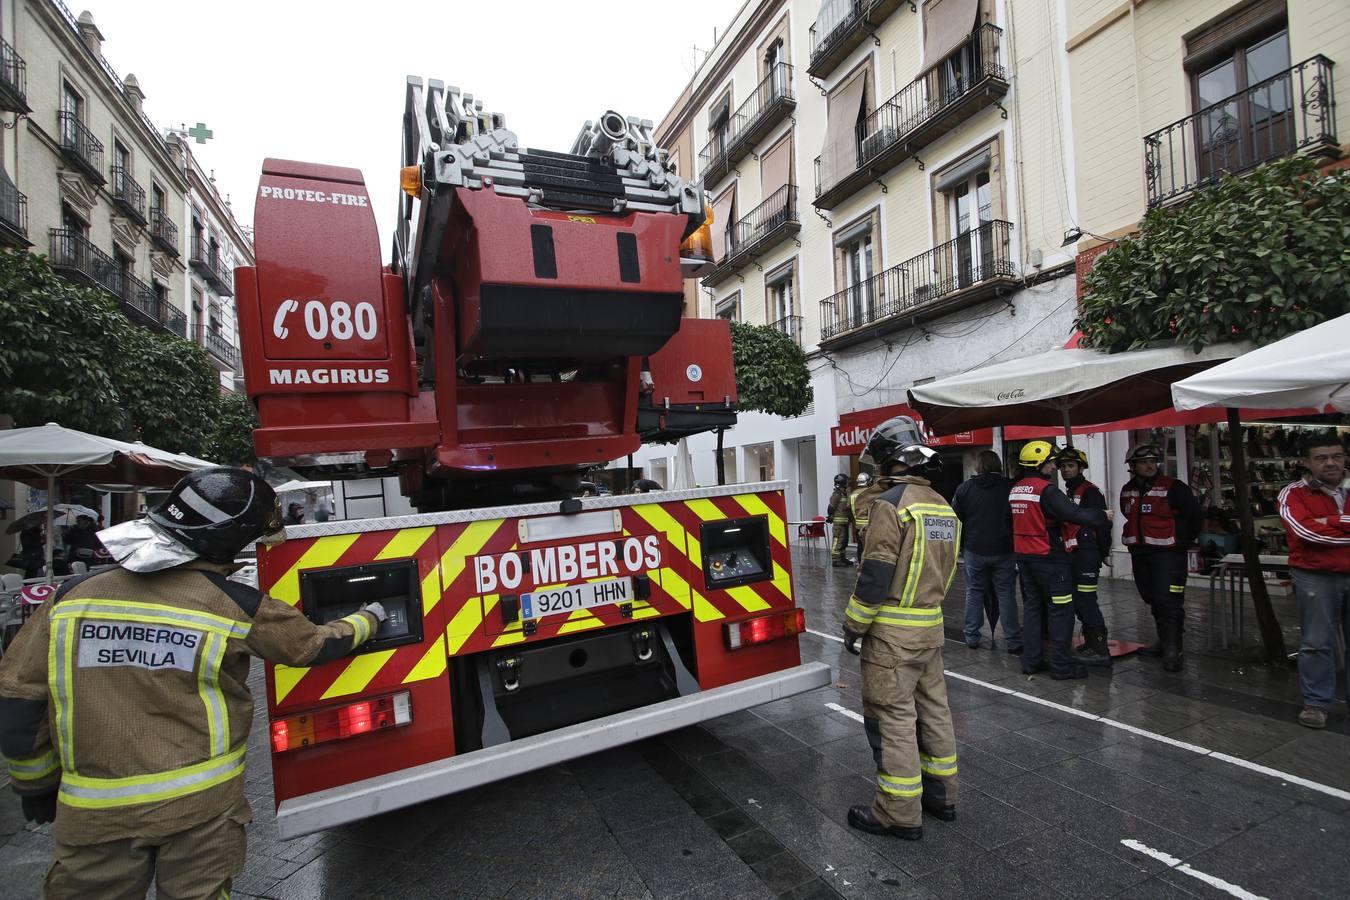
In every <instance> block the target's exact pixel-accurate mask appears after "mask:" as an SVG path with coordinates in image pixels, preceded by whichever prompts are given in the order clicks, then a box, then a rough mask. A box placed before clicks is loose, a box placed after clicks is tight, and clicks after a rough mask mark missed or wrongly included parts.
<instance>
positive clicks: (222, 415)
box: [206, 394, 258, 466]
mask: <svg viewBox="0 0 1350 900" xmlns="http://www.w3.org/2000/svg"><path fill="white" fill-rule="evenodd" d="M257 427H258V411H257V409H255V408H254V406H253V403H252V401H250V400H249V399H248V397H246V396H245V395H243V394H224V395H222V396H221V398H220V407H219V410H218V412H217V413H216V423H215V433H214V434H213V435H212V437H211V444H210V447H209V448H208V449H207V451H206V453H207V455H206V458H207V459H209V460H212V461H213V462H218V463H220V464H221V465H223V466H242V465H245V464H249V465H251V464H253V463H256V462H257V457H256V456H254V453H253V429H255V428H257Z"/></svg>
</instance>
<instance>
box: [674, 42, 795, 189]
mask: <svg viewBox="0 0 1350 900" xmlns="http://www.w3.org/2000/svg"><path fill="white" fill-rule="evenodd" d="M796 106H797V98H796V96H795V95H794V94H793V93H792V66H790V65H788V64H787V63H782V62H780V63H774V65H773V68H772V69H771V70H770V71H769V74H768V75H766V76H764V80H763V81H761V82H760V83H759V84H758V85H756V86H755V89H754V90H753V91H751V92H750V96H749V97H747V98H745V102H743V103H742V104H741V105H740V106H738V107H737V108H736V111H735V112H734V113H732V114H731V115H730V116H729V117H728V120H727V125H726V128H724V129H722V130H721V131H719V132H718V133H717V134H715V135H713V139H712V140H710V141H708V143H707V144H705V145H704V146H703V149H702V150H700V151H699V154H698V168H699V177H700V178H702V179H703V184H704V186H705V187H711V186H712V185H714V184H716V183H717V182H718V181H720V180H721V179H722V178H723V177H725V176H726V174H727V173H728V172H730V171H731V167H732V166H734V165H735V164H736V163H738V162H739V161H740V160H741V159H743V158H744V157H745V156H746V155H747V154H749V153H750V152H751V151H752V150H754V148H755V145H756V144H758V143H759V142H760V141H761V140H763V139H764V138H765V137H767V136H768V134H769V131H770V130H771V129H772V128H773V127H774V126H775V125H777V124H778V123H779V122H781V121H783V117H784V116H786V115H787V114H788V113H790V112H791V111H792V110H793V109H794V108H796Z"/></svg>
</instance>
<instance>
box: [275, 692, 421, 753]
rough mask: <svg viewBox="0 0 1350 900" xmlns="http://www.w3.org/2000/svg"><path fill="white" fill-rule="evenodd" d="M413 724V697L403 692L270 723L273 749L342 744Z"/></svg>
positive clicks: (279, 750) (285, 749)
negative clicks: (354, 738)
mask: <svg viewBox="0 0 1350 900" xmlns="http://www.w3.org/2000/svg"><path fill="white" fill-rule="evenodd" d="M411 722H412V696H411V695H410V694H409V693H408V692H407V691H404V692H402V693H399V694H394V695H392V696H389V697H378V698H374V699H370V700H361V701H358V702H356V703H346V704H343V705H342V706H330V707H328V708H327V709H321V710H317V711H315V712H310V713H304V714H303V715H298V716H287V717H286V718H284V719H273V720H272V750H273V752H275V753H285V752H286V751H287V750H303V749H304V748H306V747H313V746H315V745H316V744H323V743H327V742H329V741H341V740H345V739H347V738H352V737H356V736H358V735H362V734H367V733H369V732H372V731H382V730H384V729H386V728H397V727H398V726H400V725H407V724H409V723H411Z"/></svg>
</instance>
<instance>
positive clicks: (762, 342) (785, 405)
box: [731, 322, 811, 416]
mask: <svg viewBox="0 0 1350 900" xmlns="http://www.w3.org/2000/svg"><path fill="white" fill-rule="evenodd" d="M731 355H732V358H733V360H734V362H735V364H736V394H737V396H738V397H739V401H738V402H739V406H740V408H741V409H748V410H754V411H756V412H765V413H770V414H772V415H775V416H800V415H801V414H802V413H804V412H806V407H807V406H809V405H810V404H811V372H810V370H809V369H808V368H807V366H806V354H805V353H803V352H802V348H801V347H798V346H797V344H796V343H795V342H794V341H793V340H792V339H791V338H790V337H788V336H787V335H786V334H784V333H783V332H781V331H779V330H778V329H777V328H771V327H769V326H766V325H745V324H742V323H740V322H732V323H731Z"/></svg>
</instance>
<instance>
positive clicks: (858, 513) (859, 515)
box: [848, 485, 872, 529]
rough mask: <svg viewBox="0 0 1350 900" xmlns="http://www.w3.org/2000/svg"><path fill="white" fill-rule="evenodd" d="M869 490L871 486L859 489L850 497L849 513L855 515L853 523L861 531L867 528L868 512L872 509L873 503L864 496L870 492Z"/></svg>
mask: <svg viewBox="0 0 1350 900" xmlns="http://www.w3.org/2000/svg"><path fill="white" fill-rule="evenodd" d="M869 488H870V485H869V487H862V488H858V489H857V490H856V491H854V492H853V493H851V494H849V495H848V508H849V511H850V512H852V513H853V523H854V524H855V525H857V526H858V528H859V529H863V528H866V527H867V512H868V510H869V509H870V508H871V506H872V503H871V501H870V500H869V499H867V498H865V497H864V496H863V495H864V494H866V493H867V492H868V490H869Z"/></svg>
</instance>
